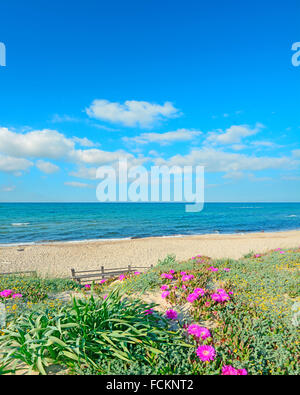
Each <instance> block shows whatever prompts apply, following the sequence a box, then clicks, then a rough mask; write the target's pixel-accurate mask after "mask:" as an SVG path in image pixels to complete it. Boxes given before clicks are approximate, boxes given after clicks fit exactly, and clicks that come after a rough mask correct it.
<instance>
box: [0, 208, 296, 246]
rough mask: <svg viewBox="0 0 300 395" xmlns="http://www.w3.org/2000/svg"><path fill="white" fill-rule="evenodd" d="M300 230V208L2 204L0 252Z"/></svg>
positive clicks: (0, 210)
mask: <svg viewBox="0 0 300 395" xmlns="http://www.w3.org/2000/svg"><path fill="white" fill-rule="evenodd" d="M296 229H300V203H206V204H205V205H204V208H203V210H202V211H200V212H198V213H190V212H186V211H185V204H184V203H0V246H7V245H20V244H40V243H56V242H75V241H76V242H77V241H82V242H83V241H87V240H89V241H94V240H95V241H96V240H97V241H99V240H117V239H134V238H144V237H167V236H172V237H178V236H188V235H202V234H214V233H215V234H224V233H228V234H234V233H249V232H278V231H285V230H296Z"/></svg>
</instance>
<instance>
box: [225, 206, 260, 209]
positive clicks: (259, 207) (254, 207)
mask: <svg viewBox="0 0 300 395" xmlns="http://www.w3.org/2000/svg"><path fill="white" fill-rule="evenodd" d="M230 208H244V209H253V208H263V207H256V206H253V207H230Z"/></svg>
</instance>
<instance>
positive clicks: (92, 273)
mask: <svg viewBox="0 0 300 395" xmlns="http://www.w3.org/2000/svg"><path fill="white" fill-rule="evenodd" d="M152 267H153V265H151V266H131V265H128V266H127V267H126V268H115V269H107V270H106V269H105V268H104V266H101V268H100V269H94V270H81V271H75V269H71V273H72V279H73V280H74V281H76V282H78V283H79V284H82V283H87V282H90V281H96V280H104V279H106V278H111V277H116V276H119V275H121V274H125V273H132V272H136V271H138V270H139V269H142V270H145V269H151V268H152Z"/></svg>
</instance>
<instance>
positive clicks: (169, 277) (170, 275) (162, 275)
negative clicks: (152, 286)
mask: <svg viewBox="0 0 300 395" xmlns="http://www.w3.org/2000/svg"><path fill="white" fill-rule="evenodd" d="M160 277H161V278H167V279H168V280H172V278H173V276H172V274H169V273H162V274H161V276H160Z"/></svg>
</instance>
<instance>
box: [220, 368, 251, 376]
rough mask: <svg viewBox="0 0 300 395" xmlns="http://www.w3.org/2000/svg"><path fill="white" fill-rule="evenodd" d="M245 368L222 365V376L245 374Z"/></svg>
mask: <svg viewBox="0 0 300 395" xmlns="http://www.w3.org/2000/svg"><path fill="white" fill-rule="evenodd" d="M247 374H248V372H247V370H246V369H235V368H234V367H233V366H231V365H224V366H223V367H222V376H247Z"/></svg>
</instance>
